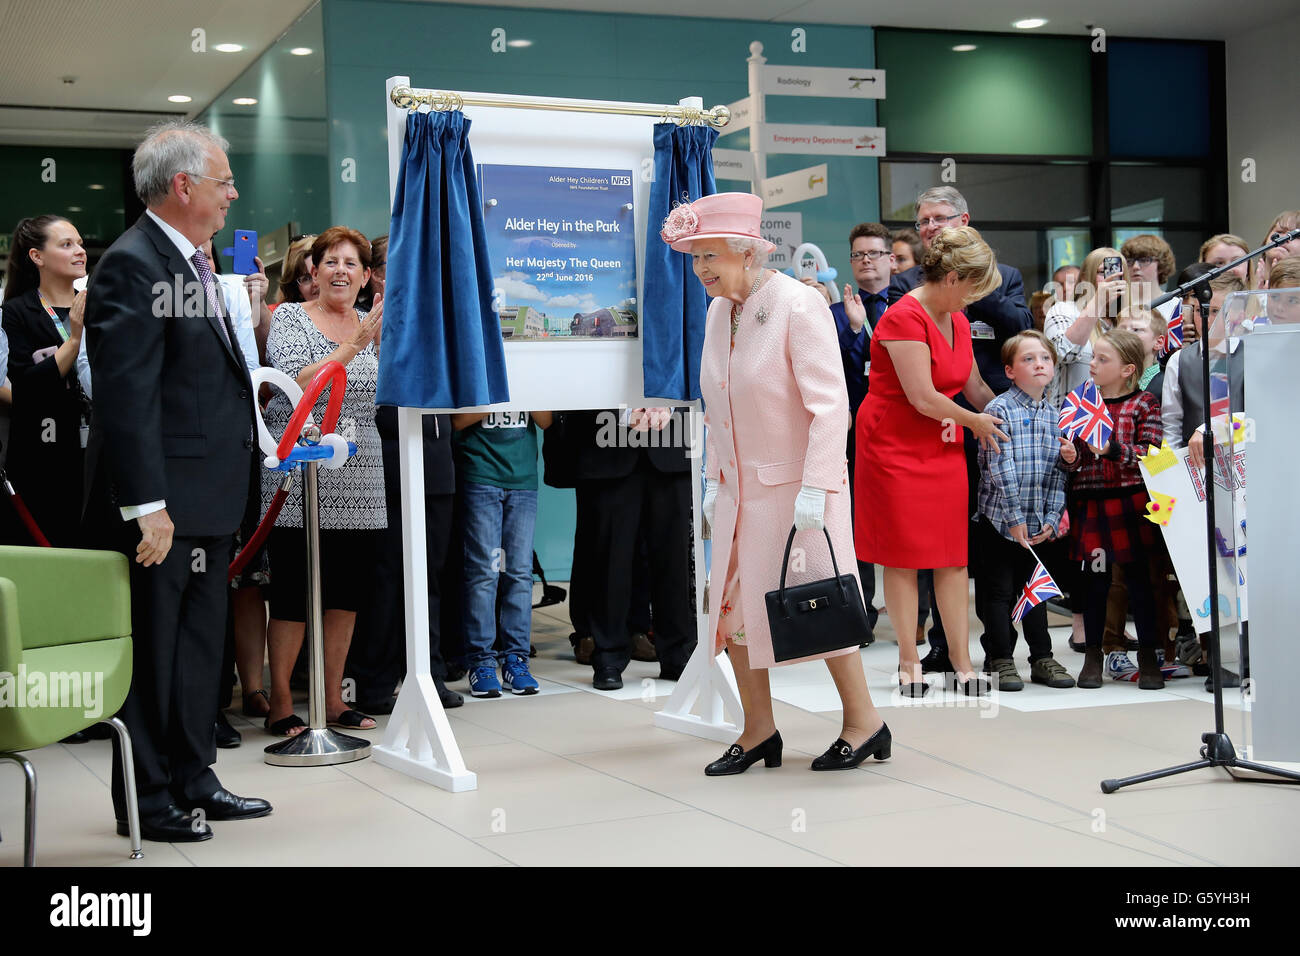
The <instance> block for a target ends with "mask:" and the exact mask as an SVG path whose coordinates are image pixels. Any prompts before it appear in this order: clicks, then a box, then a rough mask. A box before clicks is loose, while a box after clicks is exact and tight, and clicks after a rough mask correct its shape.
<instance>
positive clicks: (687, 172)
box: [641, 123, 718, 401]
mask: <svg viewBox="0 0 1300 956" xmlns="http://www.w3.org/2000/svg"><path fill="white" fill-rule="evenodd" d="M717 139H718V131H717V130H716V129H713V128H712V127H709V126H678V125H676V124H675V123H658V124H656V125H655V136H654V141H655V180H654V182H653V183H652V184H651V186H650V209H649V211H648V212H647V214H646V219H647V233H648V234H647V236H646V244H645V249H646V254H645V283H644V288H645V301H644V302H642V303H641V315H642V319H641V348H642V357H641V367H642V371H643V373H644V374H645V393H646V396H647V397H650V398H668V399H673V400H676V401H694V400H695V399H697V398H699V397H700V353H701V352H702V351H703V349H704V314H705V313H706V312H707V311H708V308H709V302H708V296H707V295H705V293H704V286H702V285H700V283H699V280H698V279H696V278H695V274H694V273H693V272H692V271H691V257H690V256H688V255H686V254H685V253H682V252H673V251H672V250H671V249H670V248H668V245H667V243H665V242H664V241H663V240H662V239H660V238H659V229H660V228H661V227H662V226H663V221H664V219H665V217H667V215H668V213H669V212H670V211H671V210H672V208H673V203H674V202H678V203H682V202H694V201H695V200H696V199H699V198H700V197H701V196H711V195H712V194H713V193H715V192H717V185H716V184H715V183H714V179H713V155H712V150H713V144H714V143H715V142H717Z"/></svg>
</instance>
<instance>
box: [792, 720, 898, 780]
mask: <svg viewBox="0 0 1300 956" xmlns="http://www.w3.org/2000/svg"><path fill="white" fill-rule="evenodd" d="M893 746H894V735H893V734H891V733H890V732H889V725H888V724H881V725H880V729H879V730H877V731H876V732H875V733H874V734H872V735H871V736H870V737H868V738H867V740H866V743H864V744H863V745H862V746H861V747H859V748H858V749H857V750H854V749H853V748H852V747H850V746H849V743H848V741H847V740H845V739H844V738H843V737H838V738H836V740H835V743H833V744H831V745H830V748H829V749H828V750H827V751H826V752H825V753H824V754H822V755H821V756H820V757H818V758H817V759H816V760H814V761H813V762H812V768H813V769H814V770H852V769H853V768H854V767H856V766H857V765H858V764H860V763H862V761H864V760H866V759H867V758H868V757H875V758H876V759H877V760H888V759H889V757H890V754H891V753H892V750H893Z"/></svg>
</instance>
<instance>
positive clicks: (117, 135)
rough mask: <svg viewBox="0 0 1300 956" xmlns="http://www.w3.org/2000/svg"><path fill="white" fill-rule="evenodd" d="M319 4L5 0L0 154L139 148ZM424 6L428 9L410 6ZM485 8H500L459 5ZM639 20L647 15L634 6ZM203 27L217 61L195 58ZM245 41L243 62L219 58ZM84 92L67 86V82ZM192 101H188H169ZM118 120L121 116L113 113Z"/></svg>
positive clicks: (1157, 31) (1150, 14)
mask: <svg viewBox="0 0 1300 956" xmlns="http://www.w3.org/2000/svg"><path fill="white" fill-rule="evenodd" d="M315 2H316V0H0V144H3V143H11V144H19V143H22V144H30V145H51V146H56V145H68V146H130V145H132V144H133V143H134V142H135V141H136V139H137V138H138V134H139V132H140V130H142V129H144V128H145V127H146V126H148V125H150V124H151V123H152V122H155V121H156V119H157V118H158V117H159V116H160V115H162V114H177V113H188V114H193V113H196V112H197V111H198V110H200V109H202V108H203V107H205V106H206V105H207V104H208V103H209V102H211V101H212V100H213V99H214V98H215V97H216V96H217V95H218V94H219V93H220V92H221V91H222V90H223V89H225V87H227V86H228V85H229V84H230V83H231V82H232V81H234V80H235V79H236V77H238V76H239V74H240V73H242V72H243V71H244V69H246V68H247V67H248V66H249V65H250V64H251V63H253V62H254V61H255V60H256V59H257V57H258V56H259V55H260V54H261V53H262V51H264V50H265V49H266V48H267V47H269V46H270V45H271V44H272V43H274V42H275V40H276V39H277V38H278V37H279V36H280V35H281V34H283V33H284V32H285V30H286V29H288V28H289V27H290V26H291V25H292V24H293V23H294V22H295V21H296V20H297V19H298V18H299V17H300V16H301V15H302V14H303V13H304V12H305V11H306V10H307V9H308V8H310V7H311V6H313V5H314V3H315ZM403 2H411V3H418V2H426V0H403ZM462 2H468V3H470V4H472V5H476V6H495V5H501V0H491V2H489V0H462ZM1295 2H1296V0H1239V2H1236V3H1225V2H1223V0H1146V2H1138V3H1135V2H1133V0H1087V2H1086V3H1081V2H1079V0H905V2H899V0H889V2H881V0H807V2H799V0H655V2H654V4H653V7H652V10H650V11H647V12H653V13H654V14H655V15H658V16H679V17H683V18H691V17H720V18H735V19H746V20H757V21H773V22H782V23H791V24H798V23H808V24H814V23H821V24H846V25H872V26H894V27H911V28H941V29H945V30H962V31H965V30H970V31H997V32H1008V31H1010V30H1011V27H1010V24H1011V22H1012V21H1013V20H1015V19H1019V18H1021V17H1026V16H1039V17H1046V18H1047V19H1048V20H1049V21H1050V22H1049V24H1048V25H1047V26H1046V27H1044V28H1043V30H1042V31H1039V32H1046V33H1066V34H1083V33H1084V32H1085V26H1086V25H1087V24H1095V25H1097V26H1100V27H1102V28H1104V29H1105V30H1106V31H1107V32H1108V33H1109V34H1111V35H1115V36H1141V37H1171V38H1182V39H1193V38H1195V39H1220V40H1222V39H1227V38H1229V37H1232V36H1234V35H1236V34H1239V33H1242V32H1245V31H1248V30H1254V29H1258V28H1260V27H1263V26H1266V25H1267V24H1269V23H1272V22H1274V21H1278V20H1281V19H1284V18H1286V17H1289V16H1291V15H1293V14H1294V11H1295ZM508 3H509V5H510V6H515V7H523V8H528V9H567V10H585V11H602V12H611V13H612V12H618V13H627V12H633V11H630V10H629V4H628V2H627V0H558V2H557V0H508ZM635 12H641V11H640V10H637V11H635ZM196 28H202V29H203V30H205V31H206V43H207V49H208V52H205V53H197V52H194V50H193V49H192V42H193V41H192V31H193V30H195V29H196ZM218 43H239V44H242V45H243V47H244V49H243V51H242V52H240V53H232V54H226V53H218V52H215V51H214V49H213V48H214V47H215V46H216V44H218ZM68 76H71V77H75V78H76V79H75V82H73V83H71V84H69V83H65V82H64V79H63V78H64V77H68ZM172 93H185V94H187V95H189V96H192V97H193V102H192V103H190V104H187V105H184V106H178V105H175V104H172V103H169V102H168V101H167V96H168V95H169V94H172ZM108 111H116V112H108Z"/></svg>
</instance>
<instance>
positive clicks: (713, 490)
mask: <svg viewBox="0 0 1300 956" xmlns="http://www.w3.org/2000/svg"><path fill="white" fill-rule="evenodd" d="M717 503H718V482H717V481H716V480H715V479H713V478H706V479H705V480H704V500H703V502H701V508H700V510H702V511H703V512H704V520H705V521H707V522H708V523H709V527H710V528H712V527H713V510H714V508H715V506H716V505H717Z"/></svg>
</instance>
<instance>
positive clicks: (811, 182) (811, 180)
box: [808, 176, 826, 189]
mask: <svg viewBox="0 0 1300 956" xmlns="http://www.w3.org/2000/svg"><path fill="white" fill-rule="evenodd" d="M824 182H826V177H825V176H809V177H808V188H809V189H812V188H813V187H814V186H816V185H817V184H818V183H824Z"/></svg>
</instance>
